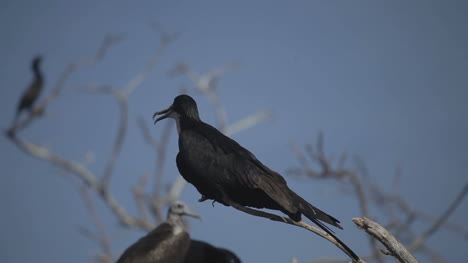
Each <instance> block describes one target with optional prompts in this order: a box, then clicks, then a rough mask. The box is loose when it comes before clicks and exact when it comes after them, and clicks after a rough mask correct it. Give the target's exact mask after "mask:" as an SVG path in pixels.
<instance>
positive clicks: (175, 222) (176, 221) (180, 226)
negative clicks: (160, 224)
mask: <svg viewBox="0 0 468 263" xmlns="http://www.w3.org/2000/svg"><path fill="white" fill-rule="evenodd" d="M166 222H167V223H169V224H171V225H172V226H173V227H174V234H179V233H181V232H183V231H184V221H183V220H182V217H181V216H180V215H173V214H170V215H169V216H168V217H167V221H166Z"/></svg>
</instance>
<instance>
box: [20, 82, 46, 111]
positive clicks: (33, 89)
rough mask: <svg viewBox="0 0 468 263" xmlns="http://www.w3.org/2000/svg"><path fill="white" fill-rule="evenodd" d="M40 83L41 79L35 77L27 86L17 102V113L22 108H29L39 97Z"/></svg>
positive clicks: (41, 83)
mask: <svg viewBox="0 0 468 263" xmlns="http://www.w3.org/2000/svg"><path fill="white" fill-rule="evenodd" d="M42 85H43V81H42V80H41V79H35V80H34V81H33V83H31V85H30V86H29V88H28V89H27V90H26V91H25V92H24V93H23V95H22V96H21V99H20V101H19V103H18V108H17V110H16V112H17V113H19V112H20V111H22V110H23V109H30V108H31V107H32V105H33V104H34V102H35V101H36V99H37V97H39V93H40V92H41V89H42Z"/></svg>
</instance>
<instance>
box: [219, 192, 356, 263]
mask: <svg viewBox="0 0 468 263" xmlns="http://www.w3.org/2000/svg"><path fill="white" fill-rule="evenodd" d="M224 202H226V203H227V204H228V205H230V206H232V207H234V208H235V209H237V210H239V211H242V212H244V213H247V214H249V215H253V216H258V217H263V218H267V219H270V220H273V221H276V222H281V223H285V224H289V225H293V226H297V227H302V228H304V229H307V230H309V231H311V232H313V233H315V234H316V235H318V236H320V237H322V238H325V239H326V240H328V241H330V242H331V243H333V244H334V245H335V246H337V247H338V248H339V249H340V250H341V251H343V252H344V253H345V254H346V255H348V256H349V257H350V258H351V259H352V255H351V254H349V252H348V251H347V250H346V249H345V248H344V247H343V246H342V245H341V244H340V243H339V242H338V241H337V240H336V239H335V238H334V237H333V236H331V235H329V234H328V233H327V232H325V231H323V230H320V229H318V228H316V227H314V226H311V225H309V224H307V223H306V222H304V221H300V222H295V221H294V220H292V219H290V218H287V217H282V216H279V215H275V214H271V213H267V212H264V211H260V210H256V209H252V208H248V207H245V206H242V205H240V204H237V203H235V202H233V201H231V200H229V199H228V198H226V197H224ZM353 262H356V261H353ZM357 262H359V263H364V262H365V261H364V260H362V259H360V260H359V261H357Z"/></svg>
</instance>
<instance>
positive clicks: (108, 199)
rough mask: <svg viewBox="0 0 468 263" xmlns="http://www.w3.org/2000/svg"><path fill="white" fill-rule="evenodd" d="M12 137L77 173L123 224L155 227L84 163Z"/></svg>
mask: <svg viewBox="0 0 468 263" xmlns="http://www.w3.org/2000/svg"><path fill="white" fill-rule="evenodd" d="M10 139H11V140H12V141H13V142H14V143H15V144H16V145H17V146H18V147H19V148H20V149H21V150H23V151H24V152H26V153H27V154H29V155H31V156H33V157H36V158H38V159H41V160H44V161H48V162H50V163H51V164H53V165H55V166H58V167H60V168H63V169H64V170H66V171H69V172H71V173H73V174H75V175H77V176H78V177H79V178H80V179H81V180H82V181H83V183H85V185H87V186H88V187H89V188H91V189H92V190H94V191H95V192H96V193H98V194H99V195H100V196H101V198H102V199H103V201H104V202H105V203H106V204H107V206H108V207H109V208H110V209H111V210H112V211H113V212H114V214H115V215H116V216H117V218H118V219H119V220H120V222H121V223H122V224H123V225H125V226H134V227H138V228H142V229H145V230H150V229H153V228H154V225H153V224H152V223H150V222H146V221H142V220H138V219H134V218H133V217H131V216H130V215H129V214H128V213H127V212H126V211H125V209H124V208H123V207H122V206H121V205H120V204H119V203H118V202H117V200H115V198H114V197H113V196H112V195H111V193H110V192H109V191H108V190H107V189H106V188H103V187H102V185H101V184H100V183H99V180H97V178H96V177H95V176H94V175H93V174H92V173H91V172H89V171H88V170H87V169H86V168H85V167H84V166H83V165H81V164H79V163H76V162H73V161H70V160H67V159H65V158H63V157H61V156H60V155H58V154H55V153H53V152H51V151H50V150H48V149H47V148H43V147H40V146H37V145H34V144H32V143H28V142H26V141H23V140H21V139H20V138H18V137H16V136H15V135H10Z"/></svg>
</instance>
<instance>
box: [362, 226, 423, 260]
mask: <svg viewBox="0 0 468 263" xmlns="http://www.w3.org/2000/svg"><path fill="white" fill-rule="evenodd" d="M353 222H354V223H355V224H356V226H357V227H358V228H360V229H362V230H364V231H366V232H367V233H368V234H369V235H371V236H373V237H374V238H376V239H377V240H379V242H380V243H382V244H383V245H384V246H385V247H386V248H387V249H388V251H389V252H390V254H391V255H392V256H394V257H395V258H397V259H398V260H399V261H400V262H401V263H418V261H417V260H416V258H415V257H414V256H413V255H412V254H411V253H410V252H409V251H408V250H407V249H406V248H405V247H404V246H403V245H402V244H401V243H400V242H399V241H398V240H397V239H396V238H395V237H394V236H393V235H392V234H391V233H390V232H388V230H386V229H385V228H384V227H382V226H381V225H379V224H378V223H376V222H374V221H372V220H370V219H368V218H365V217H364V218H353Z"/></svg>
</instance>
